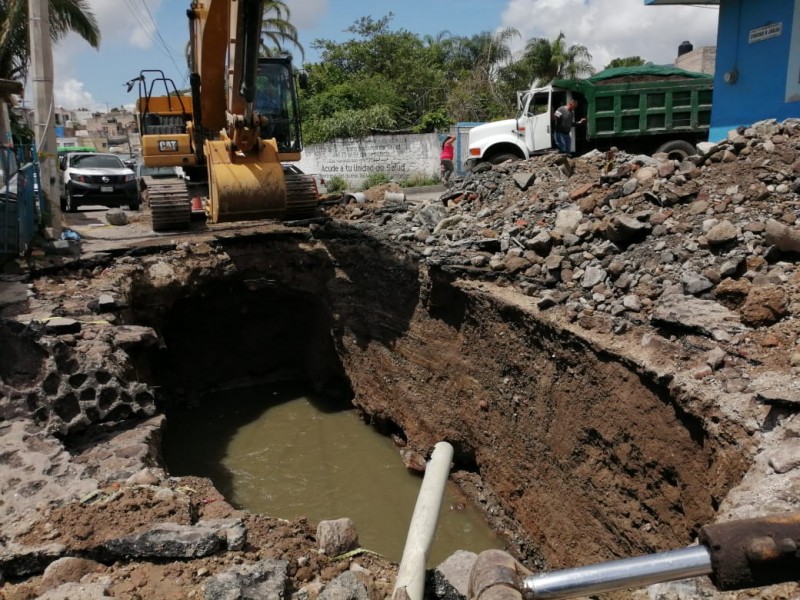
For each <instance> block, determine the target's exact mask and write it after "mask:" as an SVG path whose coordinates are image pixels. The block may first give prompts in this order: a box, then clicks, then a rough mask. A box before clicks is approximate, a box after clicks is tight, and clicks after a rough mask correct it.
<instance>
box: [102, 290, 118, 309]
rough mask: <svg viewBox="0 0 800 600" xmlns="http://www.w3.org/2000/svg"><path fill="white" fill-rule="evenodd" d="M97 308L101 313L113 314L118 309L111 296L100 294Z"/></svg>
mask: <svg viewBox="0 0 800 600" xmlns="http://www.w3.org/2000/svg"><path fill="white" fill-rule="evenodd" d="M97 308H98V309H99V310H100V312H111V311H113V310H114V309H115V308H117V302H116V300H114V296H112V295H111V294H100V297H99V298H98V299H97Z"/></svg>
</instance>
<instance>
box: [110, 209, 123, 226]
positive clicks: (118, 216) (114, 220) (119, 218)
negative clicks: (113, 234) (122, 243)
mask: <svg viewBox="0 0 800 600" xmlns="http://www.w3.org/2000/svg"><path fill="white" fill-rule="evenodd" d="M106 221H108V224H109V225H116V226H118V227H119V226H122V225H127V224H128V215H127V214H126V213H125V211H124V210H122V209H121V208H112V209H109V210H107V211H106Z"/></svg>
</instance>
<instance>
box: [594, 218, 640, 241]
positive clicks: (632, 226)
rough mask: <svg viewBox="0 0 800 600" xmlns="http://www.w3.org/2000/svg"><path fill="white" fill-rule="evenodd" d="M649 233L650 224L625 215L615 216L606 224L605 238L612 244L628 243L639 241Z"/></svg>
mask: <svg viewBox="0 0 800 600" xmlns="http://www.w3.org/2000/svg"><path fill="white" fill-rule="evenodd" d="M649 232H650V224H649V223H644V222H642V221H639V220H638V219H634V218H631V217H629V216H627V215H615V216H614V217H612V218H611V220H610V221H609V222H608V223H607V226H606V229H605V236H606V238H607V239H609V240H611V241H612V242H621V243H630V242H635V241H638V240H641V239H642V238H644V237H646V236H647V234H648V233H649Z"/></svg>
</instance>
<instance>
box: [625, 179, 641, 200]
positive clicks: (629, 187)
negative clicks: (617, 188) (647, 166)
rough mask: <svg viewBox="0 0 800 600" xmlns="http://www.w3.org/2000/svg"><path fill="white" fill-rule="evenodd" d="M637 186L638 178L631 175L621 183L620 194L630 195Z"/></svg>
mask: <svg viewBox="0 0 800 600" xmlns="http://www.w3.org/2000/svg"><path fill="white" fill-rule="evenodd" d="M638 187H639V180H638V179H636V178H635V177H631V178H630V179H628V181H626V182H625V183H623V184H622V195H623V196H630V195H631V194H632V193H633V192H635V191H636V188H638Z"/></svg>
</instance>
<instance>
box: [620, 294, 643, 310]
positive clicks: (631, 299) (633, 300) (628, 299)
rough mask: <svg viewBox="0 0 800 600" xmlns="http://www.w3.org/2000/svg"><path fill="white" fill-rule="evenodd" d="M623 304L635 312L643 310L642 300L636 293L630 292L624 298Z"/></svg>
mask: <svg viewBox="0 0 800 600" xmlns="http://www.w3.org/2000/svg"><path fill="white" fill-rule="evenodd" d="M622 306H624V307H625V308H627V309H628V310H632V311H633V312H639V311H640V310H642V300H641V298H639V296H637V295H636V294H628V295H626V296H625V297H624V298H622Z"/></svg>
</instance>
